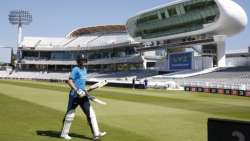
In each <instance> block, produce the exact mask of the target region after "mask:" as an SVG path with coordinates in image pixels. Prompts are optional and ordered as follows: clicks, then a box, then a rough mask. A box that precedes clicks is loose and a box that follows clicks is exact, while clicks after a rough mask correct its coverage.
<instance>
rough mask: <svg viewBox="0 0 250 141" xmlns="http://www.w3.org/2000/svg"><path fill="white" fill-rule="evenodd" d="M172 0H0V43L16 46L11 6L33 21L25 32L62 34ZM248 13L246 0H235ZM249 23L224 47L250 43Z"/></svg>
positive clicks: (123, 20)
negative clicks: (10, 15)
mask: <svg viewBox="0 0 250 141" xmlns="http://www.w3.org/2000/svg"><path fill="white" fill-rule="evenodd" d="M171 1H173V0H1V1H0V45H2V46H16V40H17V37H16V36H17V35H16V33H17V28H16V27H15V26H13V25H10V24H9V22H8V14H9V12H10V11H11V10H16V9H25V10H28V11H30V12H31V13H32V15H33V22H32V23H31V25H29V26H25V27H24V31H23V35H24V36H42V37H64V36H65V35H66V34H67V33H69V32H70V31H72V30H73V29H75V28H77V27H81V26H93V25H102V24H125V23H126V20H127V19H128V17H130V16H133V15H135V14H136V13H137V12H139V11H142V10H145V9H148V8H152V7H155V6H158V5H160V4H165V3H168V2H171ZM235 1H236V2H237V3H239V4H240V5H241V6H242V7H243V8H244V9H245V10H246V11H247V14H248V15H250V1H249V0H235ZM249 39H250V24H249V25H248V26H247V28H246V30H245V31H244V32H242V33H241V34H239V35H236V36H234V37H230V38H228V39H227V50H237V49H246V48H247V47H248V46H249V45H250V40H249Z"/></svg>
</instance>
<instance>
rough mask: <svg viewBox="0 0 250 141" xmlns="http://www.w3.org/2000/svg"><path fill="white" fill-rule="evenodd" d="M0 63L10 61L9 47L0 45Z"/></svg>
mask: <svg viewBox="0 0 250 141" xmlns="http://www.w3.org/2000/svg"><path fill="white" fill-rule="evenodd" d="M0 63H11V48H4V47H0Z"/></svg>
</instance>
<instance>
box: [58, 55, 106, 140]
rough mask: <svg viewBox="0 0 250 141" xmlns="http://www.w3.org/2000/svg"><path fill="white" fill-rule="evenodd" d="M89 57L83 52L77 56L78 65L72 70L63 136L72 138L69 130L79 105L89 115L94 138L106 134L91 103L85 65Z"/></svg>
mask: <svg viewBox="0 0 250 141" xmlns="http://www.w3.org/2000/svg"><path fill="white" fill-rule="evenodd" d="M87 61H88V60H87V58H86V57H85V56H84V55H83V54H81V55H79V56H77V60H76V62H77V66H76V67H74V68H73V69H72V71H71V74H70V77H69V80H68V81H67V84H68V85H69V86H70V87H71V90H70V92H69V101H68V108H67V112H66V114H65V117H64V120H63V127H62V131H61V138H64V139H66V140H70V139H71V137H70V136H69V130H70V126H71V122H72V121H73V119H74V117H75V109H76V108H77V106H78V105H79V106H80V107H81V109H82V111H83V112H84V114H85V115H86V117H87V120H88V124H89V126H90V128H91V131H92V133H93V140H98V139H99V138H100V137H102V136H104V135H106V132H100V131H99V127H98V124H97V120H96V115H95V112H94V110H93V108H92V106H91V104H90V100H89V94H88V92H87V91H86V77H87V70H86V68H85V67H84V65H85V64H86V63H87Z"/></svg>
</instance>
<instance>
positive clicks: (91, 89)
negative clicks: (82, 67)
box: [87, 80, 108, 105]
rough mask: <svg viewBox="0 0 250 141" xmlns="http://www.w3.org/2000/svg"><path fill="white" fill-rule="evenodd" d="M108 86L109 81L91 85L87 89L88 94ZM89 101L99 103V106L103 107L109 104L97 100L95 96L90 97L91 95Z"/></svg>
mask: <svg viewBox="0 0 250 141" xmlns="http://www.w3.org/2000/svg"><path fill="white" fill-rule="evenodd" d="M107 84H108V81H107V80H103V81H100V82H98V83H95V84H94V85H91V86H90V87H89V88H88V89H87V92H91V91H93V90H95V89H98V88H101V87H104V86H105V85H107ZM89 99H90V100H91V101H94V102H96V103H98V104H101V105H106V104H107V103H106V102H104V101H102V100H100V99H97V98H96V97H94V96H90V95H89Z"/></svg>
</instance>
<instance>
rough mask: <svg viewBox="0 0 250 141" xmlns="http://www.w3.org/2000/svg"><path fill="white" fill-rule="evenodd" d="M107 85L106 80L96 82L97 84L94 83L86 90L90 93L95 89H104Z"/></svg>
mask: <svg viewBox="0 0 250 141" xmlns="http://www.w3.org/2000/svg"><path fill="white" fill-rule="evenodd" d="M107 84H108V81H107V80H103V81H100V82H98V83H95V84H93V85H91V86H90V87H89V88H88V89H87V91H88V92H91V91H93V90H95V89H98V88H101V87H104V86H105V85H107Z"/></svg>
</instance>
